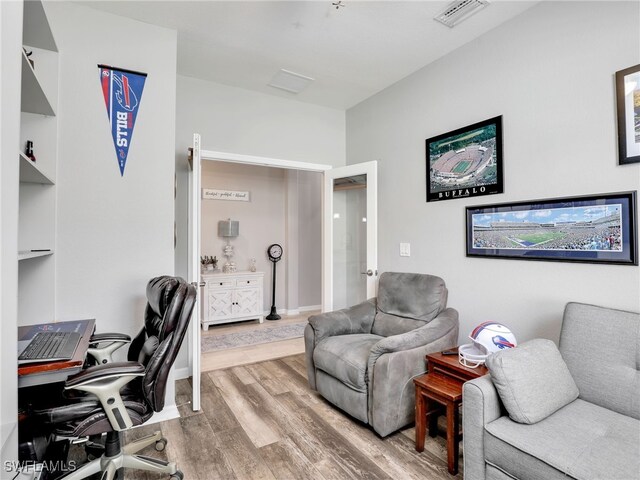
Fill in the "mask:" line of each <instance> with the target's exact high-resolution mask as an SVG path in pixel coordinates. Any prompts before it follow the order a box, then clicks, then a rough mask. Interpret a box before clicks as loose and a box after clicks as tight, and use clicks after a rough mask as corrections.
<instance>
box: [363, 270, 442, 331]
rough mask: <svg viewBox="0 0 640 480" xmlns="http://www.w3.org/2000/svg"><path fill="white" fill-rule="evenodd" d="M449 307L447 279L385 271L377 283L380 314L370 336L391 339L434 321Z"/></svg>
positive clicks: (377, 315) (374, 322)
mask: <svg viewBox="0 0 640 480" xmlns="http://www.w3.org/2000/svg"><path fill="white" fill-rule="evenodd" d="M446 306H447V287H446V286H445V283H444V280H442V279H441V278H440V277H436V276H434V275H425V274H420V273H395V272H385V273H383V274H382V275H380V282H379V284H378V312H377V314H376V318H375V320H374V321H373V328H372V330H371V333H373V334H375V335H381V336H383V337H389V336H391V335H400V334H402V333H406V332H409V331H411V330H414V329H416V328H418V327H421V326H422V325H424V324H425V323H428V322H430V321H431V320H433V319H434V318H435V317H436V316H437V315H438V313H440V312H441V311H442V310H444V309H445V307H446Z"/></svg>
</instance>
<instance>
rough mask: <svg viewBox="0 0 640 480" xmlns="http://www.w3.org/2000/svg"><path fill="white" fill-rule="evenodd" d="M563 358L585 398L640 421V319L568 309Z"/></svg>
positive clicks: (591, 307) (578, 305)
mask: <svg viewBox="0 0 640 480" xmlns="http://www.w3.org/2000/svg"><path fill="white" fill-rule="evenodd" d="M560 352H561V353H562V357H563V358H564V361H565V362H566V364H567V366H568V367H569V371H570V372H571V375H572V377H573V379H574V380H575V382H576V384H577V385H578V389H579V390H580V398H582V399H584V400H586V401H588V402H592V403H595V404H596V405H600V406H602V407H605V408H608V409H609V410H613V411H615V412H618V413H621V414H623V415H627V416H630V417H633V418H636V419H640V371H639V369H640V315H639V314H638V313H633V312H626V311H622V310H613V309H609V308H603V307H597V306H595V305H586V304H583V303H569V304H567V306H566V308H565V311H564V321H563V323H562V332H561V334H560Z"/></svg>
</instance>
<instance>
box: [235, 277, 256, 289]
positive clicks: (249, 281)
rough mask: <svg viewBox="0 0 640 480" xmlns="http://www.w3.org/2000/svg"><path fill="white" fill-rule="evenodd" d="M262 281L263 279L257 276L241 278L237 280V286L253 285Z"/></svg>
mask: <svg viewBox="0 0 640 480" xmlns="http://www.w3.org/2000/svg"><path fill="white" fill-rule="evenodd" d="M261 283H262V281H261V280H259V279H257V278H239V279H237V280H236V287H251V286H257V285H260V284H261Z"/></svg>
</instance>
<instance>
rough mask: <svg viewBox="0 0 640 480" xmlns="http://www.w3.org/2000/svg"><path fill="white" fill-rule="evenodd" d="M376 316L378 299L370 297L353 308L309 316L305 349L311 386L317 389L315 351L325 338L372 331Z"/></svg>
mask: <svg viewBox="0 0 640 480" xmlns="http://www.w3.org/2000/svg"><path fill="white" fill-rule="evenodd" d="M375 316H376V299H375V298H370V299H369V300H367V301H366V302H362V303H359V304H358V305H355V306H353V307H351V308H345V309H343V310H338V311H336V312H328V313H321V314H319V315H312V316H311V317H309V324H308V325H307V326H306V328H305V329H304V351H305V358H306V364H307V379H308V380H309V386H310V387H311V388H312V389H313V390H315V389H316V369H315V365H314V362H313V351H314V349H315V348H316V345H317V344H318V343H319V342H320V341H321V340H322V339H324V338H328V337H333V336H336V335H347V334H350V333H370V332H371V327H372V326H373V319H374V318H375Z"/></svg>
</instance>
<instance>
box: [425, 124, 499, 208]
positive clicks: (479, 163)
mask: <svg viewBox="0 0 640 480" xmlns="http://www.w3.org/2000/svg"><path fill="white" fill-rule="evenodd" d="M502 157H503V155H502V115H500V116H497V117H493V118H489V119H487V120H483V121H482V122H478V123H474V124H472V125H468V126H466V127H462V128H458V129H457V130H453V131H451V132H447V133H443V134H441V135H437V136H435V137H432V138H428V139H427V140H426V141H425V160H426V173H427V175H426V176H427V179H426V181H427V202H437V201H442V200H452V199H454V198H468V197H478V196H481V195H493V194H496V193H503V192H504V189H503V179H502V171H503V165H502Z"/></svg>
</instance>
